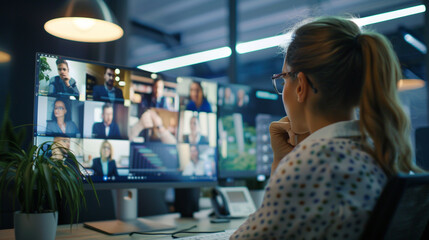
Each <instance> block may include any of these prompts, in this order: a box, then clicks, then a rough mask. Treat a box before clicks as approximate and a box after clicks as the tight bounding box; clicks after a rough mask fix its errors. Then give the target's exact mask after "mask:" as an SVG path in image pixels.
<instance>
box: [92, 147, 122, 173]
mask: <svg viewBox="0 0 429 240" xmlns="http://www.w3.org/2000/svg"><path fill="white" fill-rule="evenodd" d="M112 156H113V148H112V144H110V142H108V141H107V140H104V141H103V143H101V146H100V157H99V158H94V159H93V160H92V167H91V169H93V170H94V176H108V177H113V176H114V177H118V176H119V174H118V169H117V167H116V161H115V160H114V159H113V157H112Z"/></svg>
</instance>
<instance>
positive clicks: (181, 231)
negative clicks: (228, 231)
mask: <svg viewBox="0 0 429 240" xmlns="http://www.w3.org/2000/svg"><path fill="white" fill-rule="evenodd" d="M196 227H197V225H193V226H191V227H188V228H185V229H182V230H178V231H175V232H172V233H154V232H131V233H130V234H129V235H130V236H132V235H134V234H140V235H169V236H171V237H172V238H180V237H178V236H176V235H177V234H179V233H197V234H198V233H219V232H224V230H221V231H208V232H205V231H204V232H193V231H189V230H191V229H194V228H196Z"/></svg>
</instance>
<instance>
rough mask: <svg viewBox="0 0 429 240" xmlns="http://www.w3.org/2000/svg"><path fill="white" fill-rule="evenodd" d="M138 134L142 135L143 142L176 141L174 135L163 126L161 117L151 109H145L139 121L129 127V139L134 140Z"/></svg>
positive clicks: (172, 142) (171, 142)
mask: <svg viewBox="0 0 429 240" xmlns="http://www.w3.org/2000/svg"><path fill="white" fill-rule="evenodd" d="M139 136H142V137H144V141H145V142H150V141H161V142H163V143H166V144H176V142H177V141H176V137H175V136H174V135H173V134H172V133H171V132H170V131H168V129H167V128H165V127H164V124H163V122H162V119H161V117H160V116H159V115H158V113H157V112H156V111H155V110H153V109H149V110H146V111H145V112H144V113H143V114H142V115H141V116H140V119H139V121H138V122H137V123H136V124H134V125H133V126H131V127H130V128H129V131H128V137H129V139H130V141H135V140H136V138H137V137H139Z"/></svg>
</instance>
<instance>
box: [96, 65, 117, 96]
mask: <svg viewBox="0 0 429 240" xmlns="http://www.w3.org/2000/svg"><path fill="white" fill-rule="evenodd" d="M114 76H115V70H114V69H113V68H108V67H107V68H106V69H105V70H104V85H97V86H94V89H93V93H92V95H93V100H94V101H106V102H123V101H124V96H123V94H122V90H121V89H120V88H117V87H115V86H114V79H113V78H114Z"/></svg>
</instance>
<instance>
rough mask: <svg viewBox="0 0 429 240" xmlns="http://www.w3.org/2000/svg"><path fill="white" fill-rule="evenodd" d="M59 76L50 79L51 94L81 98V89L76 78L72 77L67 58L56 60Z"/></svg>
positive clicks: (49, 91)
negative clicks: (78, 87)
mask: <svg viewBox="0 0 429 240" xmlns="http://www.w3.org/2000/svg"><path fill="white" fill-rule="evenodd" d="M56 64H57V69H58V76H55V77H53V78H51V79H50V80H49V90H48V95H49V96H58V95H59V96H74V97H76V98H77V99H79V90H78V89H77V86H76V80H74V79H73V78H71V77H70V69H69V64H68V63H67V61H66V60H64V59H61V58H58V59H57V61H56Z"/></svg>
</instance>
